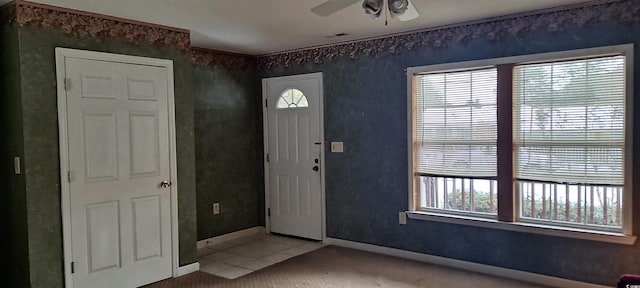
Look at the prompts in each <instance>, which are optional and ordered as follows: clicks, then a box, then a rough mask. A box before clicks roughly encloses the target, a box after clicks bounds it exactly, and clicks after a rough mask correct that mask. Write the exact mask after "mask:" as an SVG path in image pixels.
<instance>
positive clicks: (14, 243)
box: [0, 8, 29, 287]
mask: <svg viewBox="0 0 640 288" xmlns="http://www.w3.org/2000/svg"><path fill="white" fill-rule="evenodd" d="M0 9H1V8H0ZM18 43H19V42H18V29H17V26H16V25H12V26H2V27H0V75H2V77H0V131H2V138H0V139H1V140H0V157H1V161H0V175H1V177H2V178H1V179H2V182H3V183H2V192H1V193H0V219H5V220H3V221H2V222H0V239H1V240H0V241H1V242H0V245H2V246H1V247H4V248H3V249H0V257H2V258H1V259H11V265H9V267H10V268H8V269H2V274H0V275H3V276H2V279H5V280H3V282H5V283H6V284H8V286H7V287H28V285H29V284H28V283H29V258H28V245H27V243H28V241H27V214H26V197H25V195H26V194H25V178H24V174H21V175H16V174H15V173H14V170H13V157H21V158H22V157H23V155H24V150H23V140H22V103H21V98H20V93H21V92H20V62H19V45H18ZM7 235H10V237H8V236H7ZM7 247H9V249H7Z"/></svg>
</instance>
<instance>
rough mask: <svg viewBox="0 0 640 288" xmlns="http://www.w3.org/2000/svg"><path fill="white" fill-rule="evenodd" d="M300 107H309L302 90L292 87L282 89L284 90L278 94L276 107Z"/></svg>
mask: <svg viewBox="0 0 640 288" xmlns="http://www.w3.org/2000/svg"><path fill="white" fill-rule="evenodd" d="M302 107H309V101H308V100H307V96H304V93H302V91H300V90H298V89H294V88H291V89H287V90H284V92H282V94H280V98H279V99H278V103H276V108H277V109H287V108H302Z"/></svg>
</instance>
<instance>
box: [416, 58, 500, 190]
mask: <svg viewBox="0 0 640 288" xmlns="http://www.w3.org/2000/svg"><path fill="white" fill-rule="evenodd" d="M496 89H497V70H496V68H494V67H493V68H485V69H478V70H471V71H456V72H444V73H433V74H420V75H416V76H415V91H414V95H415V102H414V109H415V110H414V115H415V125H414V127H415V138H414V166H415V173H416V174H417V175H424V176H447V177H470V178H486V179H492V178H495V177H496V176H497V175H496V174H497V173H496V158H497V156H496V137H497V115H496V113H497V106H496V104H497V103H496V98H497V94H496Z"/></svg>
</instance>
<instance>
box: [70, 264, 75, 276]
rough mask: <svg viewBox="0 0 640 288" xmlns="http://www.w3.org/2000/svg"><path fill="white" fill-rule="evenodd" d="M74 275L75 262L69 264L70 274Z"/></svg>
mask: <svg viewBox="0 0 640 288" xmlns="http://www.w3.org/2000/svg"><path fill="white" fill-rule="evenodd" d="M73 273H76V262H71V274H73Z"/></svg>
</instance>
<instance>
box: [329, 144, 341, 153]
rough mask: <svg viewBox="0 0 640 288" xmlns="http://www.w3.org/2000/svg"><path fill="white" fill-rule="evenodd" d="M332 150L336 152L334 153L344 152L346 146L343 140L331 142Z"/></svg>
mask: <svg viewBox="0 0 640 288" xmlns="http://www.w3.org/2000/svg"><path fill="white" fill-rule="evenodd" d="M331 152H334V153H342V152H344V146H343V144H342V142H331Z"/></svg>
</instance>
